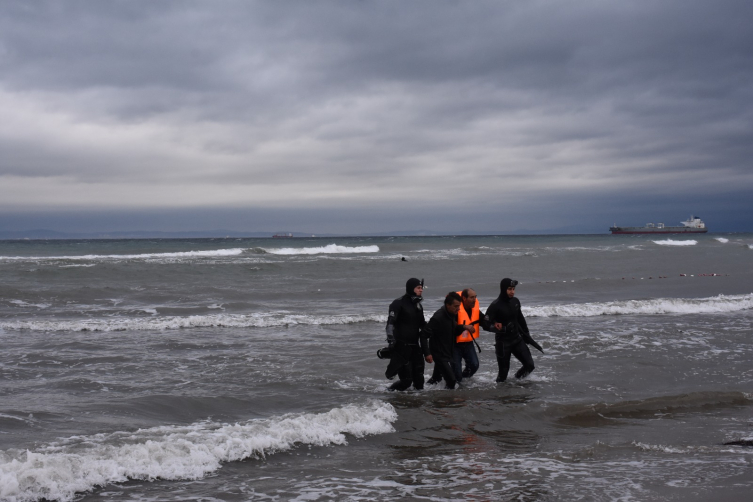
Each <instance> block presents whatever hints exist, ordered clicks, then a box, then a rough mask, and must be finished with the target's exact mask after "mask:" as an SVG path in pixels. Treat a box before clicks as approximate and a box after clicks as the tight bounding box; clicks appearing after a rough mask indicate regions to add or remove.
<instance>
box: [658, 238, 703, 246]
mask: <svg viewBox="0 0 753 502" xmlns="http://www.w3.org/2000/svg"><path fill="white" fill-rule="evenodd" d="M654 244H659V245H660V246H695V245H696V244H698V241H694V240H687V241H673V240H672V239H666V240H663V241H654Z"/></svg>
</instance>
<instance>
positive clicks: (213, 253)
mask: <svg viewBox="0 0 753 502" xmlns="http://www.w3.org/2000/svg"><path fill="white" fill-rule="evenodd" d="M243 251H244V249H243V248H232V249H209V250H205V251H178V252H174V253H141V254H87V255H67V256H0V260H6V261H40V260H149V259H155V258H157V259H159V258H202V257H222V256H238V255H240V254H243Z"/></svg>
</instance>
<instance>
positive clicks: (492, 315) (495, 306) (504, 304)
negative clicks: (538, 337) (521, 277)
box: [481, 294, 544, 352]
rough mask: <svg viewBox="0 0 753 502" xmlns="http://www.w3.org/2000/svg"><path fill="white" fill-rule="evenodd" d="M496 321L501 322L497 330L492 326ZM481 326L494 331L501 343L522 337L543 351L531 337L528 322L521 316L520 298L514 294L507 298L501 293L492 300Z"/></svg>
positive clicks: (512, 341) (513, 341)
mask: <svg viewBox="0 0 753 502" xmlns="http://www.w3.org/2000/svg"><path fill="white" fill-rule="evenodd" d="M497 322H498V323H501V324H502V330H497V329H496V328H495V327H494V323H497ZM481 327H482V328H484V329H485V330H486V331H492V332H494V333H496V336H495V339H498V340H500V341H502V342H503V343H506V344H509V343H516V342H518V341H520V340H521V339H522V341H524V342H525V343H527V344H528V345H532V346H533V347H535V348H536V349H538V350H540V351H541V352H544V351H543V350H542V349H541V346H540V345H539V344H538V343H536V341H535V340H534V339H533V338H532V337H531V333H530V331H529V330H528V323H526V318H525V317H523V312H522V311H521V309H520V300H518V299H517V298H515V297H514V296H513V297H512V298H508V297H507V295H506V294H502V295H500V296H499V298H497V299H496V300H494V301H493V302H492V304H491V305H489V308H488V309H486V315H485V316H484V322H482V323H481Z"/></svg>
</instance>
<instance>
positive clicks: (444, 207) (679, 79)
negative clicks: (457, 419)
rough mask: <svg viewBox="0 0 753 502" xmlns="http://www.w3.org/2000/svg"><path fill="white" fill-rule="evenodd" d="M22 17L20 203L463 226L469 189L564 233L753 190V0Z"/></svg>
mask: <svg viewBox="0 0 753 502" xmlns="http://www.w3.org/2000/svg"><path fill="white" fill-rule="evenodd" d="M0 14H1V15H0V108H1V109H3V115H4V117H5V119H4V120H3V121H2V122H3V123H2V124H0V151H1V152H2V156H1V158H0V210H4V211H7V212H18V211H30V212H34V211H37V212H38V211H39V210H40V208H45V207H54V208H59V209H61V210H71V211H73V210H78V209H81V208H87V207H88V208H98V209H100V210H101V209H107V208H109V209H113V210H114V209H118V210H132V211H137V210H138V211H143V210H145V209H146V208H154V210H155V211H156V210H158V209H159V208H162V209H159V210H168V209H170V208H182V209H183V210H185V211H188V210H190V209H191V208H198V207H202V208H215V209H216V210H217V211H220V212H222V211H224V209H222V208H223V207H224V208H248V210H251V209H253V208H262V207H263V208H275V207H276V208H278V209H279V210H281V208H288V209H290V210H292V211H293V213H292V214H295V210H296V209H298V210H301V211H315V210H320V211H324V212H326V211H329V210H330V209H327V208H332V209H331V210H333V211H334V210H342V209H343V208H345V209H347V210H348V211H350V212H351V213H352V215H357V214H361V215H366V214H369V213H374V211H376V212H377V213H378V212H379V211H383V212H384V214H387V213H390V211H391V210H392V209H391V208H393V207H395V205H400V204H404V203H405V201H407V200H410V201H412V204H413V205H414V206H415V207H421V208H426V218H428V219H429V220H432V218H435V219H436V221H434V220H432V221H433V222H432V223H431V225H435V226H436V225H439V226H441V225H442V223H440V220H441V219H442V217H443V215H444V217H445V221H448V215H447V211H448V207H452V206H453V205H455V204H457V202H458V201H469V200H470V201H474V202H476V203H477V205H481V204H483V205H485V206H486V207H487V209H485V210H482V209H478V211H480V213H479V214H481V213H482V212H483V211H487V212H493V211H494V210H504V208H505V205H504V204H500V203H498V202H496V201H498V200H504V201H507V202H508V203H509V204H522V203H525V204H526V205H527V206H526V207H527V211H526V212H525V213H522V214H521V215H520V218H522V219H521V221H522V223H523V224H527V225H537V226H538V227H540V228H544V229H548V228H554V227H556V226H557V225H561V226H566V224H567V222H562V223H557V224H555V223H554V222H553V220H552V219H551V216H547V215H551V214H552V212H553V210H554V209H555V208H558V209H561V208H562V207H563V206H565V207H568V206H570V207H571V209H572V211H573V212H575V211H576V210H577V211H578V212H579V213H578V214H579V217H580V218H590V217H593V214H594V213H601V214H604V213H605V207H604V205H606V206H607V208H608V207H609V205H610V204H611V205H612V207H613V208H614V209H615V210H616V209H617V208H620V211H624V210H626V208H629V207H630V206H629V203H628V201H629V200H630V196H629V194H634V193H641V194H645V195H647V196H649V199H647V200H646V201H644V204H646V205H647V206H648V207H649V208H651V207H654V208H656V209H657V210H659V209H660V208H661V207H662V205H663V204H664V203H665V202H666V201H667V200H672V201H675V203H677V204H680V203H683V204H687V203H688V201H693V200H696V198H700V197H708V196H709V194H710V193H713V194H715V197H717V196H720V195H724V194H732V193H745V192H746V191H747V192H748V193H749V192H750V189H751V188H753V172H752V170H751V164H750V159H751V158H753V127H751V126H752V125H753V106H752V105H751V103H753V100H752V99H751V98H753V87H751V86H750V82H751V81H752V78H751V77H753V51H751V50H750V47H753V30H750V28H749V26H748V25H749V19H751V15H752V14H753V5H751V4H750V3H749V2H746V1H732V0H722V1H719V2H713V3H709V2H704V1H681V0H674V1H658V2H657V1H639V2H630V3H607V2H597V1H579V2H567V3H562V2H555V1H531V2H496V1H495V2H491V1H489V2H483V1H481V2H454V1H449V0H448V1H443V2H435V1H431V2H399V1H392V2H375V1H374V2H370V1H364V2H335V1H332V2H303V1H300V2H271V1H270V2H242V1H220V2H212V3H207V2H132V1H121V2H98V1H94V0H90V1H78V2H76V1H72V2H64V3H63V2H20V1H19V2H4V3H3V4H2V6H0ZM291 195H292V196H291ZM731 199H734V200H737V201H738V202H739V204H738V205H737V206H734V207H730V209H729V210H728V211H729V212H741V211H748V212H749V211H750V209H751V203H748V202H745V198H736V197H731ZM576 200H577V201H578V203H575V202H573V201H576ZM715 200H722V199H718V197H717V199H715ZM291 206H293V207H292V208H291ZM359 209H362V210H363V212H359ZM228 210H229V209H228ZM691 210H694V209H693V208H689V209H688V210H687V211H691ZM687 211H685V210H683V214H684V212H687ZM606 212H608V209H606ZM186 214H188V213H186ZM273 214H274V213H269V214H267V217H268V218H272V217H273ZM279 214H282V213H279ZM322 214H323V213H322ZM390 214H391V213H390ZM361 217H362V218H364V220H363V221H366V220H367V219H368V218H366V217H365V216H361ZM280 218H282V216H281V217H280ZM352 218H356V216H353V217H352ZM352 218H351V219H352ZM535 218H539V219H538V220H536V219H535ZM542 218H543V219H544V221H542V220H541V219H542ZM356 219H357V218H356ZM389 219H390V218H387V220H389ZM286 221H287V220H286ZM489 221H491V220H489ZM431 225H429V224H427V226H431ZM353 226H356V227H357V226H358V225H357V224H356V223H353ZM752 227H753V226H752ZM460 228H462V225H461V226H460ZM507 229H512V227H509V226H508V228H507ZM312 230H315V229H312ZM329 231H336V230H335V229H332V230H329Z"/></svg>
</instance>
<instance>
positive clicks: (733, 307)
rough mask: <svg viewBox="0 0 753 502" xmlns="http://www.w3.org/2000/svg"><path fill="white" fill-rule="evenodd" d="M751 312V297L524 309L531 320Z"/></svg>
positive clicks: (602, 303) (671, 299)
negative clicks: (538, 318)
mask: <svg viewBox="0 0 753 502" xmlns="http://www.w3.org/2000/svg"><path fill="white" fill-rule="evenodd" d="M748 309H753V294H747V295H719V296H713V297H710V298H655V299H651V300H623V301H614V302H598V303H573V304H566V305H551V306H548V305H547V306H536V307H523V312H524V313H525V315H526V316H530V317H593V316H600V315H631V314H713V313H723V312H737V311H740V310H748Z"/></svg>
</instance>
